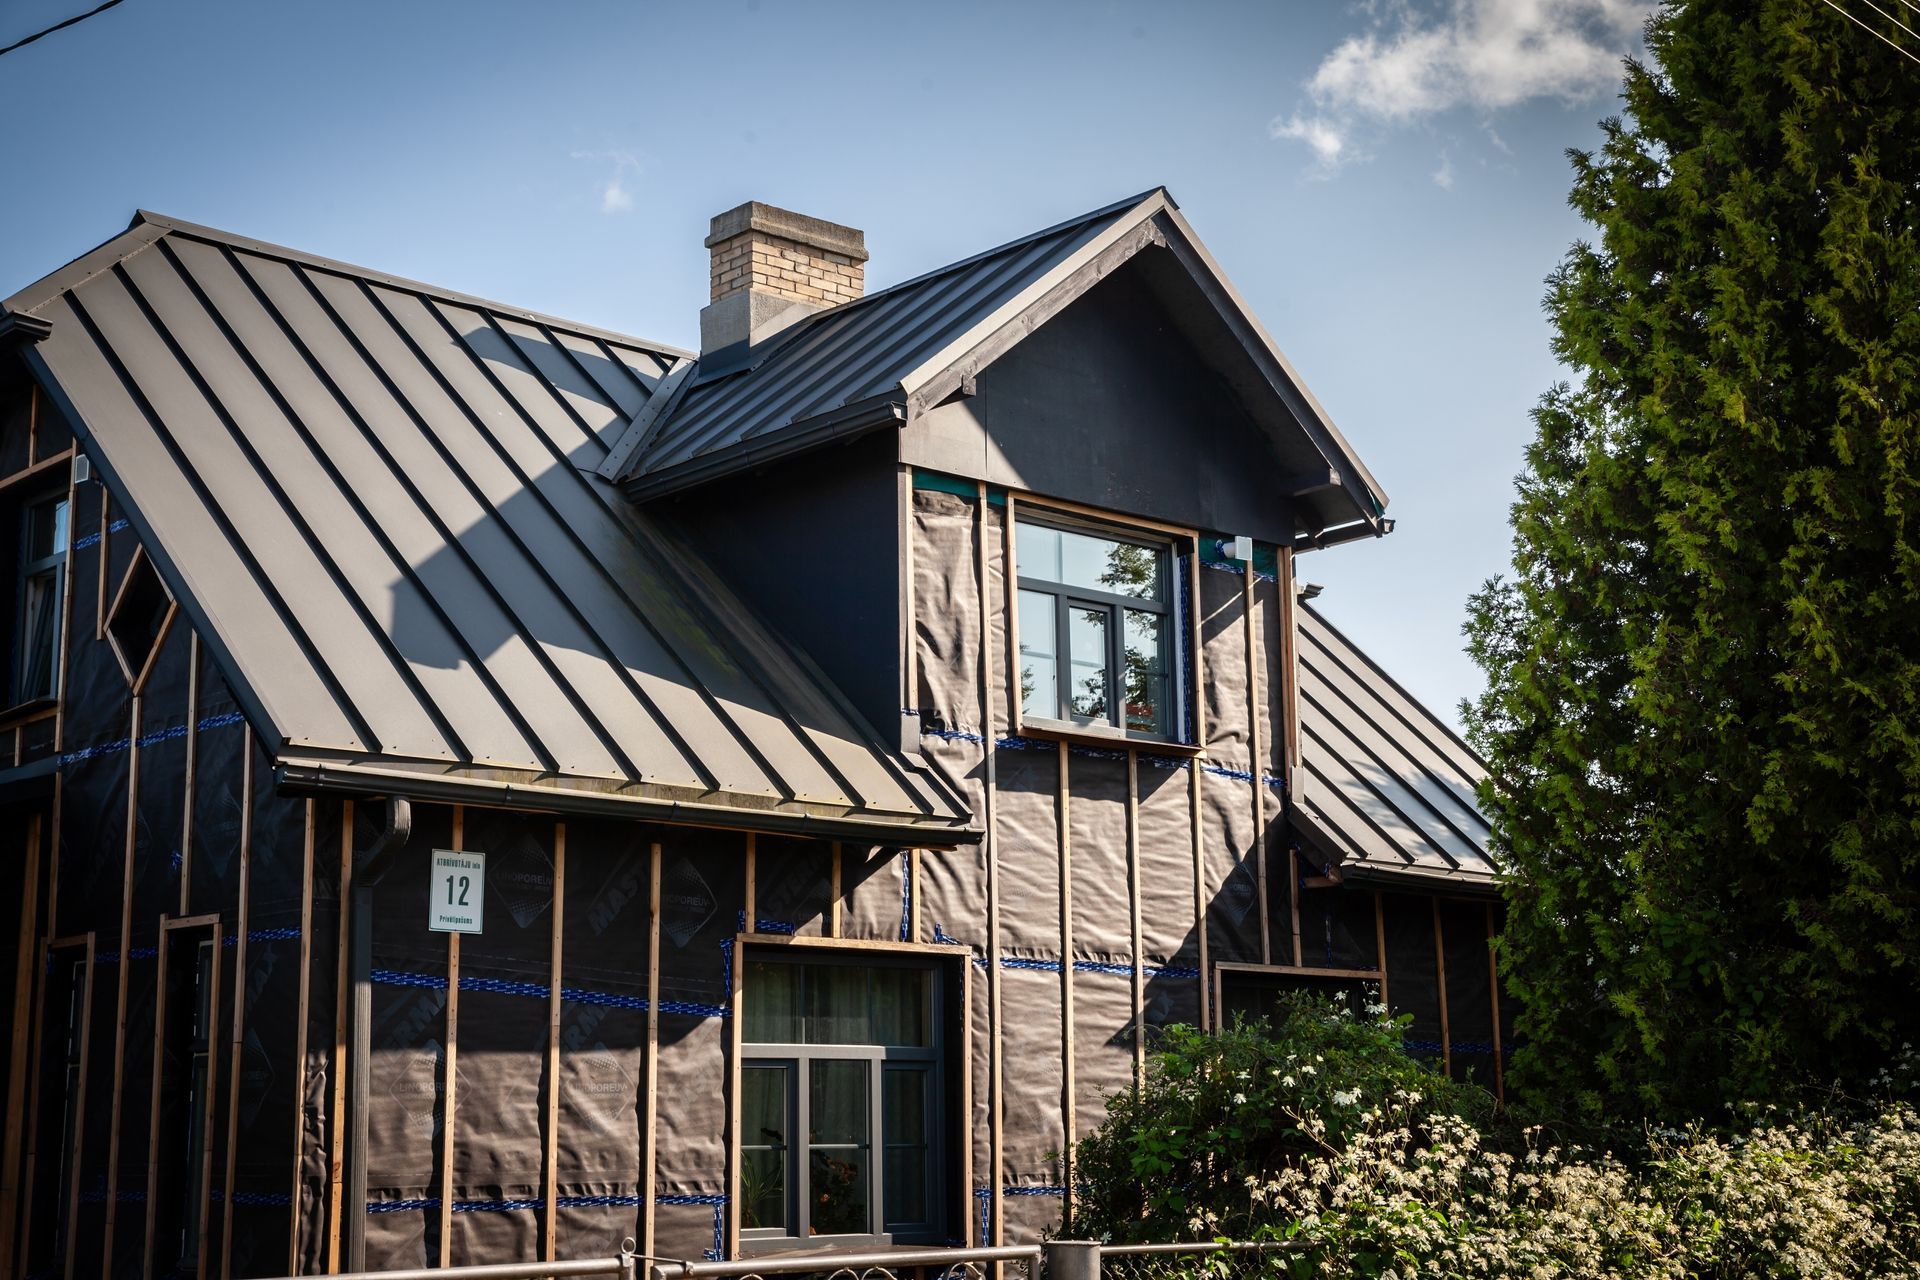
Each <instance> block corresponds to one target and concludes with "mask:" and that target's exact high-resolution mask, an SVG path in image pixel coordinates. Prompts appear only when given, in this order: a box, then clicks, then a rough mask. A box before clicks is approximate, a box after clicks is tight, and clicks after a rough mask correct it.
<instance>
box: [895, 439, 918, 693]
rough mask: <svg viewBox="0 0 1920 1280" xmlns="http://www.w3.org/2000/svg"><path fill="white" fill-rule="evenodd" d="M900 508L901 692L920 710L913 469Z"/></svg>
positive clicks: (906, 474)
mask: <svg viewBox="0 0 1920 1280" xmlns="http://www.w3.org/2000/svg"><path fill="white" fill-rule="evenodd" d="M896 484H897V488H898V491H899V499H898V502H897V506H898V508H899V512H900V516H899V519H900V601H901V613H902V616H901V620H900V624H901V634H902V635H904V636H905V637H906V652H905V653H903V654H902V655H901V663H900V668H901V671H902V673H903V675H902V683H903V684H904V685H905V688H903V689H902V690H901V691H900V705H901V706H902V707H908V708H912V709H914V710H916V711H917V710H918V709H919V704H920V618H919V607H920V605H919V601H918V600H916V599H915V598H914V589H913V579H914V573H915V572H916V571H915V568H914V563H913V468H912V467H910V466H908V465H907V464H905V463H901V464H900V471H899V476H898V480H897V482H896Z"/></svg>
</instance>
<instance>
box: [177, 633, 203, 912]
mask: <svg viewBox="0 0 1920 1280" xmlns="http://www.w3.org/2000/svg"><path fill="white" fill-rule="evenodd" d="M186 729H187V742H186V752H187V763H186V772H185V776H184V781H183V782H182V784H181V785H182V786H183V788H184V789H185V792H186V796H185V799H186V803H185V804H184V805H183V806H182V812H181V818H180V914H181V915H183V916H184V915H185V914H187V912H189V911H191V910H193V776H194V767H195V761H196V758H197V756H198V754H199V746H200V633H199V632H197V631H192V630H189V631H188V632H187V724H186Z"/></svg>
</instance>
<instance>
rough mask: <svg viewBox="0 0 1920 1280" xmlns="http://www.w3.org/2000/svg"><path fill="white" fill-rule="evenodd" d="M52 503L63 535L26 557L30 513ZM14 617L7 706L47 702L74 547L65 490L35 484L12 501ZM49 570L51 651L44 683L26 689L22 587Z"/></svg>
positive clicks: (55, 677)
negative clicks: (44, 549) (63, 511)
mask: <svg viewBox="0 0 1920 1280" xmlns="http://www.w3.org/2000/svg"><path fill="white" fill-rule="evenodd" d="M49 506H51V507H53V508H54V509H55V511H56V513H57V512H58V510H59V509H60V508H61V507H65V508H66V517H65V521H64V537H62V538H59V539H57V545H55V547H54V548H53V549H52V550H51V551H49V552H48V553H47V554H46V555H44V556H40V557H38V558H37V559H32V560H29V559H28V558H27V556H28V554H29V552H30V550H31V548H32V545H33V517H34V513H35V512H37V511H39V510H40V509H41V508H43V507H49ZM54 527H55V529H61V528H62V521H61V520H60V518H59V516H58V515H57V514H56V516H55V521H54ZM13 538H14V541H13V618H12V620H11V623H10V625H9V631H10V633H11V634H10V636H9V639H10V641H11V643H10V644H9V646H8V648H9V650H10V651H11V653H12V660H11V663H10V665H9V669H8V672H7V695H8V701H9V705H11V706H16V707H24V706H28V705H31V704H36V703H41V702H50V701H52V700H54V699H56V698H58V697H59V696H60V677H61V668H62V666H63V665H64V664H63V662H62V659H63V658H64V656H65V655H64V654H62V653H61V652H60V633H61V626H62V623H63V622H64V617H63V615H64V613H65V611H66V607H67V599H66V596H67V568H68V566H67V560H68V558H69V556H70V553H71V551H72V548H73V497H72V494H71V492H70V491H68V490H66V489H59V488H48V489H37V490H35V491H33V492H31V493H25V494H22V495H20V497H19V499H18V500H17V502H15V503H14V504H13ZM49 574H50V575H51V576H52V579H53V582H52V610H53V613H52V617H51V619H50V620H49V624H48V625H49V626H50V627H51V629H52V633H51V636H50V645H51V649H50V653H49V656H48V662H47V688H46V689H44V690H29V689H28V688H27V668H28V663H29V661H30V660H31V657H32V653H31V651H30V650H29V647H28V643H27V640H28V637H27V626H28V621H29V619H28V617H27V587H28V584H29V583H30V582H32V581H33V580H34V579H35V578H38V577H40V576H42V575H49Z"/></svg>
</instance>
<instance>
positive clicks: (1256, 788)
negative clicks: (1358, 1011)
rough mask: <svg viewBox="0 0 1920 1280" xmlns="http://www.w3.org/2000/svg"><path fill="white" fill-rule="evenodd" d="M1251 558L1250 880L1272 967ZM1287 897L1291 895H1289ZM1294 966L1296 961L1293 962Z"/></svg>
mask: <svg viewBox="0 0 1920 1280" xmlns="http://www.w3.org/2000/svg"><path fill="white" fill-rule="evenodd" d="M1255 581H1256V580H1255V577H1254V572H1253V557H1252V556H1248V557H1247V563H1246V566H1245V571H1244V573H1243V574H1242V575H1241V588H1240V597H1241V605H1240V608H1241V612H1242V613H1243V614H1244V615H1245V622H1246V641H1247V748H1248V755H1249V758H1250V761H1251V763H1250V764H1249V766H1248V771H1249V772H1250V773H1252V774H1253V878H1254V891H1255V895H1256V901H1257V902H1258V903H1259V907H1260V963H1261V964H1272V963H1273V916H1272V913H1271V911H1270V910H1269V909H1268V897H1267V781H1266V779H1267V757H1266V751H1265V749H1264V748H1265V743H1264V741H1263V738H1264V735H1263V734H1262V733H1261V731H1260V730H1261V725H1262V724H1263V723H1265V721H1266V718H1267V716H1266V708H1264V707H1262V706H1261V705H1260V659H1261V657H1262V656H1263V655H1262V654H1261V652H1260V622H1259V618H1258V616H1257V612H1256V608H1255V601H1254V584H1255ZM1289 896H1291V895H1289ZM1294 963H1295V964H1298V963H1299V961H1298V960H1296V961H1294Z"/></svg>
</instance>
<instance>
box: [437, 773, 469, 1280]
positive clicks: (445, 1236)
mask: <svg viewBox="0 0 1920 1280" xmlns="http://www.w3.org/2000/svg"><path fill="white" fill-rule="evenodd" d="M466 839H467V833H466V810H465V809H464V808H462V807H461V806H460V805H455V806H453V847H454V848H455V849H464V848H465V847H466ZM446 1018H447V1035H446V1050H445V1056H444V1057H443V1058H442V1059H441V1066H440V1076H441V1080H440V1265H441V1266H442V1267H448V1266H451V1265H452V1260H453V1190H454V1188H453V1147H454V1135H455V1134H456V1133H457V1132H458V1129H457V1123H458V1121H459V1117H460V1109H459V1102H460V1100H459V1097H458V1092H459V1084H460V935H459V934H457V933H449V934H448V935H447V1009H446Z"/></svg>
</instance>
